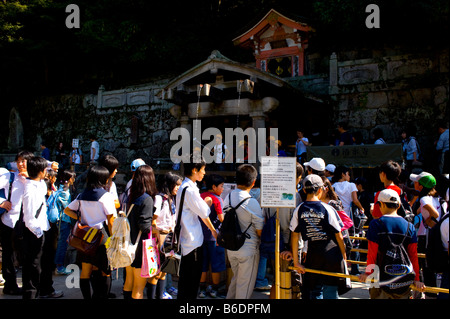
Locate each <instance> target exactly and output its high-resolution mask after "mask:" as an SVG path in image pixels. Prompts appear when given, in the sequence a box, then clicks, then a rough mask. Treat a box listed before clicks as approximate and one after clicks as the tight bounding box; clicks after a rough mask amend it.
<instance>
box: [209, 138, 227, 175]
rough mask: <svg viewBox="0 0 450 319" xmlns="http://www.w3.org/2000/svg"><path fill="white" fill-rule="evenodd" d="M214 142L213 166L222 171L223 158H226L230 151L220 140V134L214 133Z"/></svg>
mask: <svg viewBox="0 0 450 319" xmlns="http://www.w3.org/2000/svg"><path fill="white" fill-rule="evenodd" d="M215 142H216V144H215V145H214V148H213V153H214V162H215V163H216V165H215V166H216V168H217V170H218V171H223V170H225V160H226V159H227V158H228V156H229V154H230V151H229V150H228V148H227V146H226V145H225V144H224V143H223V141H222V134H217V135H216V139H215Z"/></svg>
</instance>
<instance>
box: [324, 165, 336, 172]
mask: <svg viewBox="0 0 450 319" xmlns="http://www.w3.org/2000/svg"><path fill="white" fill-rule="evenodd" d="M335 169H336V166H335V165H333V164H328V165H327V166H325V170H327V171H329V172H330V173H334V170H335Z"/></svg>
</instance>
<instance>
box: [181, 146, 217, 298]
mask: <svg viewBox="0 0 450 319" xmlns="http://www.w3.org/2000/svg"><path fill="white" fill-rule="evenodd" d="M183 167H184V173H185V178H184V180H183V182H182V184H181V186H180V188H179V189H178V193H177V196H176V205H175V206H176V207H177V213H176V215H175V218H177V217H178V214H179V209H178V208H179V207H180V205H183V208H182V212H181V214H182V215H181V222H180V224H181V230H180V234H179V242H180V245H181V256H182V257H181V266H180V276H179V280H178V297H177V299H181V300H186V299H196V298H197V294H198V288H199V284H200V277H201V275H202V265H203V250H202V245H203V231H202V226H201V223H202V222H203V223H205V225H206V226H207V227H208V229H209V230H211V233H212V235H213V237H214V238H217V232H216V229H215V228H214V226H213V224H212V223H211V221H210V219H209V217H208V216H209V213H210V209H209V206H208V205H207V204H206V203H205V201H204V200H203V199H202V198H201V197H200V192H199V188H198V187H197V184H196V183H197V182H200V181H202V180H203V177H204V176H205V173H206V172H205V167H206V162H205V160H204V159H202V158H200V157H199V156H196V154H195V153H194V154H192V155H190V157H189V160H188V161H186V162H183ZM185 189H186V190H185ZM183 190H185V197H184V202H183V203H182V202H181V197H182V194H183ZM198 217H200V218H201V221H200V220H199V218H198Z"/></svg>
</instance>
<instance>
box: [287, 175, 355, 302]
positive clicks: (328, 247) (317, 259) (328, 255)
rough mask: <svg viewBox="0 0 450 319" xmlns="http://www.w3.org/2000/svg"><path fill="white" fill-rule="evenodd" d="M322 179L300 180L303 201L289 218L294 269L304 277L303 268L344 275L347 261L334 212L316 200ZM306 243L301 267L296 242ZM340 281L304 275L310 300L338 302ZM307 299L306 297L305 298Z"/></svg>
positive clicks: (326, 277) (338, 222)
mask: <svg viewBox="0 0 450 319" xmlns="http://www.w3.org/2000/svg"><path fill="white" fill-rule="evenodd" d="M323 186H324V184H323V180H322V178H321V177H320V176H318V175H315V174H311V175H308V176H306V177H305V179H304V180H303V189H304V191H305V192H306V194H307V198H306V201H304V202H303V203H302V204H301V205H299V206H298V207H297V208H296V210H295V211H294V214H293V216H292V220H291V225H290V229H291V231H292V234H291V248H292V257H293V261H294V268H295V269H296V270H297V271H299V272H300V273H302V274H305V273H306V271H305V267H306V268H312V269H317V270H325V271H330V272H340V273H343V272H345V265H344V262H345V260H346V259H347V257H346V253H345V245H344V241H343V237H342V233H341V228H342V227H341V225H340V220H339V216H338V214H337V212H336V210H335V209H334V208H333V207H331V206H330V205H328V204H326V203H323V202H321V201H320V198H321V197H322V193H323V191H324V189H323ZM300 238H302V239H303V240H307V241H308V253H307V257H306V261H305V263H304V265H302V264H301V263H300V260H299V256H298V241H299V239H300ZM341 282H342V280H341V278H336V277H331V276H321V275H316V274H312V273H306V274H305V276H304V285H307V286H308V288H309V289H307V290H309V295H310V296H309V297H310V298H311V299H338V298H339V294H338V288H339V285H340V283H341ZM307 297H308V296H307Z"/></svg>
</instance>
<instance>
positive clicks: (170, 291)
mask: <svg viewBox="0 0 450 319" xmlns="http://www.w3.org/2000/svg"><path fill="white" fill-rule="evenodd" d="M167 292H168V293H169V294H171V295H172V296H176V295H178V289H177V288H175V287H170V288H169V289H167Z"/></svg>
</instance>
